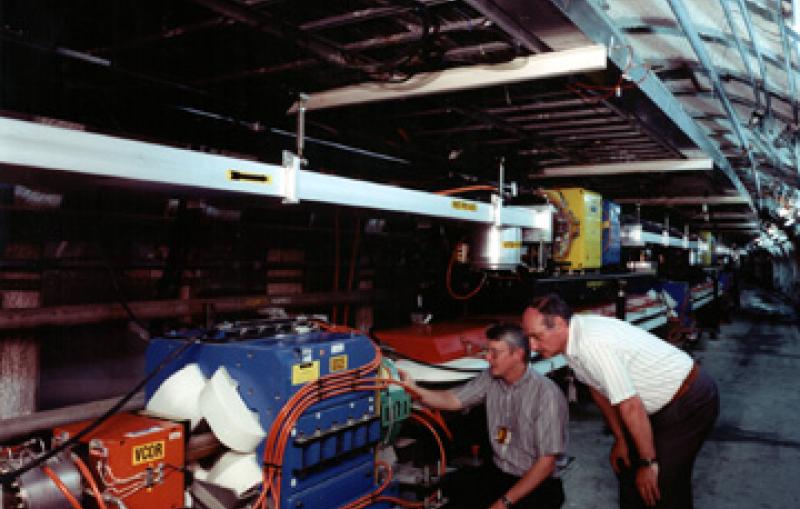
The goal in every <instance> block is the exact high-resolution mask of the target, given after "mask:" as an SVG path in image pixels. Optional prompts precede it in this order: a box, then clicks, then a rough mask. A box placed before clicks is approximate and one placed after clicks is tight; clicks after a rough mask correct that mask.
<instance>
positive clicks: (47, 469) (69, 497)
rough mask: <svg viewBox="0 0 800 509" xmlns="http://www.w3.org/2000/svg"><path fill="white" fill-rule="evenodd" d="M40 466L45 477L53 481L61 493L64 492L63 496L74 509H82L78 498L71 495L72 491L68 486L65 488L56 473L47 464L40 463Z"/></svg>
mask: <svg viewBox="0 0 800 509" xmlns="http://www.w3.org/2000/svg"><path fill="white" fill-rule="evenodd" d="M41 468H42V472H44V473H45V474H47V477H49V478H50V480H52V481H53V484H55V485H56V486H57V487H58V489H59V490H60V491H61V493H63V494H64V497H65V498H66V499H67V500H68V501H69V503H70V505H71V506H72V507H73V508H74V509H83V508H82V507H81V504H80V502H78V500H77V499H76V498H75V497H74V496H73V495H72V493H70V492H69V488H67V487H66V486H65V485H64V483H63V482H61V479H59V477H58V475H56V473H55V472H53V469H52V468H50V467H48V466H47V465H42V467H41Z"/></svg>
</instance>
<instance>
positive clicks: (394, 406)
mask: <svg viewBox="0 0 800 509" xmlns="http://www.w3.org/2000/svg"><path fill="white" fill-rule="evenodd" d="M409 414H411V397H410V396H409V395H408V393H406V391H405V390H403V388H401V387H389V388H388V389H387V390H384V391H381V427H382V430H383V435H384V438H383V441H384V443H387V444H388V443H391V442H392V441H394V439H395V438H397V435H398V434H399V433H400V428H401V427H402V424H403V421H405V420H406V419H408V416H409Z"/></svg>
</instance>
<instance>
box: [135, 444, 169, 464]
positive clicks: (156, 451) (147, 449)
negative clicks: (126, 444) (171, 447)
mask: <svg viewBox="0 0 800 509" xmlns="http://www.w3.org/2000/svg"><path fill="white" fill-rule="evenodd" d="M164 455H165V451H164V441H163V440H159V441H158V442H148V443H146V444H142V445H137V446H136V447H134V448H133V458H132V463H133V465H140V464H142V463H149V462H151V461H158V460H163V459H164Z"/></svg>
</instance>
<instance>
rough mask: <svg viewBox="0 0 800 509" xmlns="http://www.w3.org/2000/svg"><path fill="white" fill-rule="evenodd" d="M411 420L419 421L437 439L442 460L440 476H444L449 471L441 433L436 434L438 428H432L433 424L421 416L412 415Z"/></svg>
mask: <svg viewBox="0 0 800 509" xmlns="http://www.w3.org/2000/svg"><path fill="white" fill-rule="evenodd" d="M411 418H412V419H414V420H415V421H417V422H418V423H420V424H422V425H423V426H425V427H426V428H428V431H430V432H431V434H432V435H433V438H434V439H436V445H438V446H439V457H440V458H441V460H442V461H441V462H440V464H439V475H442V476H443V475H444V474H445V472H446V469H447V455H446V454H445V451H444V444H443V443H442V439H441V438H440V437H439V433H437V432H436V428H434V427H433V426H431V424H430V423H429V422H428V421H426V420H425V419H423V418H422V417H420V416H419V415H417V414H411Z"/></svg>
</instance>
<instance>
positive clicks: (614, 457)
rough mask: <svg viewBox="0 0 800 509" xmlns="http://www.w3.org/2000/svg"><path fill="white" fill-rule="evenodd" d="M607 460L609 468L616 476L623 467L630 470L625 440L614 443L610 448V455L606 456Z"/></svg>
mask: <svg viewBox="0 0 800 509" xmlns="http://www.w3.org/2000/svg"><path fill="white" fill-rule="evenodd" d="M608 459H609V461H610V462H611V468H613V469H614V473H616V474H618V475H619V473H620V470H621V469H622V466H623V465H624V466H626V467H628V468H630V466H631V459H630V455H629V454H628V444H627V443H625V440H615V441H614V445H612V446H611V453H610V454H609V455H608Z"/></svg>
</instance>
